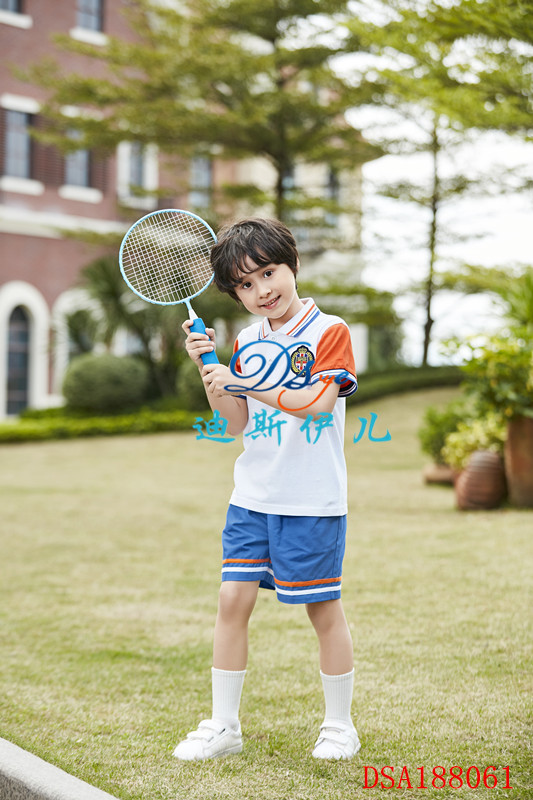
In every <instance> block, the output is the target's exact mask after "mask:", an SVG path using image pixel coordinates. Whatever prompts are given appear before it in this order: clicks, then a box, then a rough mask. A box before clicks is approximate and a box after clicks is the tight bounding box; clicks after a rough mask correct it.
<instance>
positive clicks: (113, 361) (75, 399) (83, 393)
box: [63, 353, 148, 414]
mask: <svg viewBox="0 0 533 800" xmlns="http://www.w3.org/2000/svg"><path fill="white" fill-rule="evenodd" d="M147 386H148V369H147V367H146V364H144V363H143V362H141V361H140V360H139V359H138V358H134V357H133V356H114V355H112V354H111V353H102V354H101V355H94V353H85V354H84V355H81V356H77V357H76V358H75V359H74V360H73V361H72V362H71V363H70V365H69V367H68V369H67V371H66V374H65V378H64V380H63V395H64V397H65V400H66V401H67V406H69V407H70V408H73V409H79V410H80V411H86V412H88V413H96V414H98V413H100V414H106V413H113V412H116V411H119V410H120V409H123V408H138V407H139V406H140V405H141V403H142V402H143V400H144V398H145V396H146V389H147Z"/></svg>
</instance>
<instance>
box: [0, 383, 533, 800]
mask: <svg viewBox="0 0 533 800" xmlns="http://www.w3.org/2000/svg"><path fill="white" fill-rule="evenodd" d="M453 394H455V390H451V389H446V390H432V391H425V392H419V393H416V394H411V395H404V396H400V397H390V398H387V399H383V400H381V401H373V402H371V403H369V404H368V405H359V406H357V407H354V408H353V409H352V410H351V411H350V413H349V415H348V419H347V430H346V432H347V440H346V455H347V461H348V469H349V481H350V490H349V496H350V516H349V525H348V531H349V539H348V545H347V553H346V559H345V563H344V581H343V598H344V604H345V608H346V613H347V616H348V618H349V621H350V626H351V629H352V633H353V638H354V646H355V658H356V682H355V692H354V705H353V709H354V719H355V722H356V726H357V728H358V731H359V734H360V738H361V740H362V745H363V746H362V750H361V752H360V754H359V755H358V756H357V757H356V758H355V759H354V760H353V761H351V762H347V763H321V762H315V761H314V759H312V758H311V755H310V753H311V749H312V745H313V743H314V740H315V739H316V736H317V733H318V726H319V724H320V722H321V720H322V712H323V705H322V703H323V701H322V690H321V684H320V678H319V672H318V657H317V647H316V640H315V635H314V633H313V631H312V629H311V626H310V624H309V623H308V621H307V616H306V614H305V610H304V609H303V608H299V607H296V606H286V605H282V604H280V603H278V602H277V601H276V599H275V597H274V595H273V593H272V592H261V593H260V597H259V601H258V604H257V608H256V611H255V613H254V616H253V618H252V625H251V634H250V639H251V641H250V644H251V647H250V661H249V667H248V674H247V677H246V682H245V690H244V694H243V701H242V706H241V722H242V726H243V732H244V736H245V749H244V751H243V754H242V755H241V756H236V757H232V758H228V759H219V760H215V761H213V762H207V763H202V764H180V763H178V762H176V761H175V760H174V759H173V758H172V757H171V752H172V749H173V747H174V745H175V744H176V742H177V741H179V740H180V739H181V738H182V737H183V736H184V735H185V734H186V733H187V732H188V731H189V730H191V729H192V728H194V727H195V726H196V724H197V722H198V721H199V720H200V719H202V718H204V717H206V716H209V712H210V666H211V637H212V626H213V621H214V614H215V610H216V602H217V592H218V583H219V576H220V544H219V540H220V530H221V525H222V523H223V519H224V515H225V511H226V505H227V501H228V498H229V494H230V491H231V487H232V464H233V461H234V459H235V457H236V455H237V453H238V452H239V450H240V445H239V442H235V443H233V444H217V443H214V442H209V441H196V439H195V432H192V431H191V433H190V434H189V433H178V434H160V435H150V436H138V437H136V436H135V437H134V436H131V437H117V438H111V439H90V440H88V439H84V440H75V441H67V442H50V443H43V444H25V445H4V446H3V447H1V448H0V503H1V506H0V507H1V512H0V514H1V533H0V542H1V574H2V579H1V598H2V602H1V604H0V643H1V664H0V735H1V736H3V737H4V738H7V739H9V740H11V741H13V742H15V743H16V744H19V745H20V746H22V747H25V748H26V749H28V750H30V751H32V752H34V753H36V754H37V755H40V756H41V757H43V758H45V759H47V760H48V761H51V762H52V763H54V764H56V765H58V766H60V767H61V768H63V769H65V770H67V771H68V772H71V773H72V774H74V775H76V776H78V777H80V778H82V779H84V780H86V781H89V782H90V783H93V784H95V785H97V786H99V787H100V788H102V789H105V790H107V791H109V792H111V793H112V794H115V795H116V796H117V797H119V798H124V800H125V799H126V798H139V800H140V798H142V799H143V800H157V799H158V798H160V799H161V800H171V799H172V800H181V798H187V800H220V799H222V798H235V800H241V799H242V800H248V799H249V800H362V798H368V797H370V798H372V797H374V798H376V797H394V798H399V797H407V796H408V797H412V796H420V797H427V798H433V797H435V798H445V797H456V796H457V795H458V794H461V796H462V795H464V794H465V793H467V794H468V796H471V797H473V798H497V797H502V796H503V795H508V796H510V797H512V798H521V799H522V798H523V800H526V799H527V800H530V798H532V797H533V784H532V780H531V763H532V758H531V756H532V753H531V732H532V726H531V683H532V681H531V666H532V647H531V645H532V633H531V600H532V598H531V583H532V580H531V573H532V569H531V568H532V561H533V559H532V551H533V536H532V534H533V524H532V523H533V513H532V512H526V511H518V510H511V509H507V508H506V509H503V510H499V511H492V512H470V513H465V512H458V511H456V510H455V508H454V497H453V490H452V489H450V488H445V487H439V488H436V487H432V488H429V487H426V486H424V484H423V482H422V479H421V468H422V466H423V464H424V463H425V460H426V459H425V457H424V456H423V455H422V454H421V452H420V449H419V446H418V440H417V437H416V431H417V429H418V427H419V424H420V421H421V417H422V414H423V410H424V408H425V407H426V405H428V404H429V403H441V402H445V401H446V400H447V399H449V398H450V397H451V396H452V395H453ZM371 411H374V412H376V413H377V414H378V421H377V423H376V429H375V431H374V435H375V436H382V435H383V434H384V433H385V431H386V429H387V428H388V429H389V431H390V433H391V436H392V439H391V441H390V442H383V443H373V442H370V441H368V439H367V438H366V437H365V438H364V439H362V440H361V441H360V442H359V443H358V444H353V442H352V438H353V435H354V434H355V433H356V432H358V431H359V424H360V423H359V420H358V417H365V416H366V417H368V416H369V413H370V412H371ZM365 765H366V766H373V767H375V768H376V769H378V770H379V769H381V767H382V766H384V765H389V766H394V767H395V772H394V774H395V777H396V788H395V789H393V790H392V791H390V790H388V789H385V788H383V789H380V788H379V786H378V788H374V789H365V788H364V766H365ZM404 765H405V766H407V767H408V770H409V775H410V778H411V783H412V785H413V786H414V787H416V786H418V785H419V783H420V775H421V771H420V769H417V768H421V767H424V768H425V784H426V785H427V786H428V788H427V789H416V788H413V789H412V790H409V789H408V784H407V782H406V780H404V781H403V783H402V785H401V787H400V788H398V787H397V784H398V780H399V778H400V773H401V769H402V767H403V766H404ZM438 765H442V766H444V767H445V768H446V770H447V771H448V774H447V781H448V780H449V768H450V767H452V766H454V765H457V766H459V767H462V768H463V776H462V777H463V780H464V778H465V773H466V769H467V768H468V767H470V766H477V767H478V768H479V770H480V771H481V775H483V772H484V770H485V769H486V768H487V767H489V766H490V765H493V766H494V767H497V769H496V773H495V774H496V776H497V780H498V784H497V786H496V787H495V788H494V789H487V788H483V783H481V785H480V788H478V789H470V788H467V787H466V786H463V788H462V789H452V788H449V787H448V786H447V787H446V788H444V789H441V788H438V787H440V781H436V784H437V785H436V787H435V788H432V786H431V782H432V779H433V775H432V769H433V767H436V766H438ZM504 766H509V768H510V769H509V772H510V784H511V785H512V786H513V789H512V790H505V789H504V788H503V786H504V784H505V773H504V771H503V770H502V767H504ZM474 778H475V772H474V771H471V772H470V780H471V782H473V781H474ZM380 780H381V777H380ZM372 782H373V773H372ZM385 783H386V784H387V786H388V785H390V782H388V781H386V782H385ZM455 783H457V781H456V782H455Z"/></svg>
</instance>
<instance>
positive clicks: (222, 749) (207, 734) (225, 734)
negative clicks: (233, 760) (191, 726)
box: [172, 719, 242, 761]
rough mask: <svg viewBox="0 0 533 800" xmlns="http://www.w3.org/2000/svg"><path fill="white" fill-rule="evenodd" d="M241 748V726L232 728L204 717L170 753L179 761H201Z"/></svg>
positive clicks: (238, 750)
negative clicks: (235, 728)
mask: <svg viewBox="0 0 533 800" xmlns="http://www.w3.org/2000/svg"><path fill="white" fill-rule="evenodd" d="M241 750H242V734H241V728H240V726H239V728H238V729H237V730H234V729H233V728H228V727H225V726H224V725H223V724H222V723H220V722H215V721H214V720H212V719H204V720H202V722H200V724H199V725H198V729H197V730H195V731H193V732H192V733H188V734H187V738H186V739H184V740H183V742H180V743H179V744H178V746H177V747H176V749H175V750H174V752H173V753H172V755H173V756H174V758H179V759H180V760H181V761H203V760H204V759H206V758H217V757H218V756H229V755H231V754H233V753H240V752H241Z"/></svg>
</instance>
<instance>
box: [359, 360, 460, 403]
mask: <svg viewBox="0 0 533 800" xmlns="http://www.w3.org/2000/svg"><path fill="white" fill-rule="evenodd" d="M463 380H464V375H463V373H462V372H461V369H460V368H459V367H455V366H444V367H405V368H399V369H394V370H390V371H388V372H381V373H377V372H376V373H373V374H372V373H368V374H366V375H361V378H360V381H359V387H358V389H357V391H356V392H355V394H353V395H351V397H348V398H347V401H346V402H347V404H348V405H351V404H354V403H366V402H367V401H368V400H376V399H377V398H379V397H386V396H387V395H391V394H403V393H404V392H412V391H415V390H416V389H432V388H437V387H440V386H459V384H460V383H461V382H462V381H463Z"/></svg>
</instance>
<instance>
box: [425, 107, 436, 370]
mask: <svg viewBox="0 0 533 800" xmlns="http://www.w3.org/2000/svg"><path fill="white" fill-rule="evenodd" d="M438 125H439V119H438V117H435V120H434V124H433V134H432V141H431V156H432V160H433V179H432V187H431V206H430V208H431V220H430V224H429V239H428V250H429V270H428V277H427V281H426V296H425V310H426V320H425V323H424V351H423V355H422V366H424V367H425V366H426V365H427V363H428V352H429V345H430V342H431V329H432V327H433V322H434V320H433V318H432V316H431V303H432V300H433V293H434V290H435V285H434V277H435V261H436V258H437V230H438V219H437V215H438V210H439V202H440V176H439V161H438V155H439V151H440V142H439V135H438Z"/></svg>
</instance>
